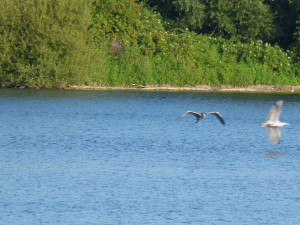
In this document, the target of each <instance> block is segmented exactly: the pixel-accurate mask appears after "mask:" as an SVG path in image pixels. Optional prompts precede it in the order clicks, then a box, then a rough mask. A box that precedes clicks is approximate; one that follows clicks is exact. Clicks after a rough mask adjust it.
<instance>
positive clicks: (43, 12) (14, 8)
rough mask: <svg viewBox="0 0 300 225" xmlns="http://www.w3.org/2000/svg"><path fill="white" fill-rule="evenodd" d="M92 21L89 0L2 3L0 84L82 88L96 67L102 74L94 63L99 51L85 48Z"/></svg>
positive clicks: (26, 0)
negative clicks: (78, 85) (82, 83)
mask: <svg viewBox="0 0 300 225" xmlns="http://www.w3.org/2000/svg"><path fill="white" fill-rule="evenodd" d="M91 22H92V21H91V18H90V9H89V7H88V3H87V1H85V0H78V1H76V2H74V1H72V0H34V1H32V0H23V1H19V0H2V1H1V8H0V27H1V32H0V50H1V51H0V82H1V84H2V85H12V86H29V87H31V86H40V87H43V86H46V87H47V86H53V85H56V84H57V85H61V84H68V83H79V82H84V80H85V77H86V76H85V75H84V74H85V73H86V71H89V72H90V73H91V74H90V75H89V76H90V77H93V67H95V68H98V70H99V71H101V70H102V69H101V68H99V66H97V64H96V63H94V62H98V63H99V59H100V58H97V55H98V54H99V51H97V50H96V48H95V47H93V46H92V45H91V44H89V45H87V42H89V43H91V42H90V41H89V39H90V34H89V33H88V30H87V27H88V26H89V25H90V24H91ZM99 65H101V64H99ZM87 80H90V78H88V79H87Z"/></svg>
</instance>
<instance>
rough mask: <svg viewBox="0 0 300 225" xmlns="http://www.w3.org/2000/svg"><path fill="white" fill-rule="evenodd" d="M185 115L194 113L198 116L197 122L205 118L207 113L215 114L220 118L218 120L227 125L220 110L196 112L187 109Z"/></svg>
mask: <svg viewBox="0 0 300 225" xmlns="http://www.w3.org/2000/svg"><path fill="white" fill-rule="evenodd" d="M185 115H193V116H195V117H196V123H198V122H199V120H202V119H204V118H205V116H206V115H214V116H215V117H217V118H218V120H219V121H220V122H221V123H222V124H223V125H225V121H224V119H223V117H222V116H221V114H220V113H219V112H202V113H198V112H194V111H190V110H189V111H186V113H185V114H183V116H185Z"/></svg>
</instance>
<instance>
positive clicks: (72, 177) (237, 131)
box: [0, 89, 300, 225]
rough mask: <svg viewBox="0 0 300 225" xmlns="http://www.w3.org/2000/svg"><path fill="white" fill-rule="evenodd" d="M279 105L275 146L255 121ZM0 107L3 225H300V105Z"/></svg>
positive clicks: (41, 95)
mask: <svg viewBox="0 0 300 225" xmlns="http://www.w3.org/2000/svg"><path fill="white" fill-rule="evenodd" d="M280 99H281V100H283V101H284V105H283V112H282V115H281V121H283V122H288V123H289V124H290V125H289V126H286V127H283V128H282V129H281V134H282V139H281V143H280V144H278V145H273V144H272V143H271V141H270V140H269V138H268V136H267V133H266V130H265V129H264V128H262V127H260V123H261V122H264V121H265V120H266V117H267V113H268V110H269V109H270V107H271V106H272V105H273V104H275V102H276V101H277V100H280ZM0 105H1V110H0V118H1V123H0V128H1V134H0V135H1V136H0V137H1V142H0V180H1V186H0V209H1V210H0V224H1V225H2V224H3V225H8V224H14V225H27V224H30V225H41V224H43V225H45V224H61V225H82V224H88V225H92V224H95V225H98V224H99V225H110V224H111V225H115V224H130V225H132V224H137V225H142V224H151V225H152V224H153V225H160V224H162V225H168V224H170V225H175V224H176V225H177V224H192V225H198V224H208V225H211V224H220V225H223V224H238V225H242V224H245V225H246V224H247V225H253V224H259V225H263V224H266V225H270V224H272V225H274V224H282V225H287V224H293V225H295V224H300V114H299V112H300V95H297V94H258V93H255V94H254V93H248V94H246V93H244V94H243V93H204V92H143V91H70V90H68V91H67V90H62V91H57V90H56V91H54V90H16V89H0ZM187 110H194V111H198V112H207V111H218V112H220V113H221V114H222V115H223V117H224V119H225V121H226V125H225V126H223V125H222V124H221V123H220V122H219V121H218V120H217V119H216V118H215V117H213V116H207V117H206V118H205V119H204V120H202V121H200V122H199V123H195V118H194V117H193V116H185V117H182V115H183V114H184V112H185V111H187Z"/></svg>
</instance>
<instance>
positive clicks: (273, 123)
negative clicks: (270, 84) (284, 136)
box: [260, 101, 289, 144]
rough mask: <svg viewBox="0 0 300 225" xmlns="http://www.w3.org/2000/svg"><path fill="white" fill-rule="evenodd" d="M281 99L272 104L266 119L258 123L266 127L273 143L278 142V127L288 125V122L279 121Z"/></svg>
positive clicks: (279, 135) (279, 136)
mask: <svg viewBox="0 0 300 225" xmlns="http://www.w3.org/2000/svg"><path fill="white" fill-rule="evenodd" d="M282 105H283V101H278V102H276V105H274V106H272V107H271V109H270V110H269V113H268V120H267V121H266V122H264V123H261V124H260V125H261V126H262V127H266V128H267V132H268V135H269V138H270V139H271V141H272V143H273V144H279V143H280V138H281V134H280V129H279V128H280V127H283V126H286V125H289V124H288V123H285V122H281V121H279V117H280V114H281V111H282Z"/></svg>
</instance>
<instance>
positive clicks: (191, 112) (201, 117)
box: [183, 110, 204, 123]
mask: <svg viewBox="0 0 300 225" xmlns="http://www.w3.org/2000/svg"><path fill="white" fill-rule="evenodd" d="M185 115H193V116H195V117H196V119H197V120H196V123H198V121H199V120H200V119H203V117H204V116H203V114H200V113H197V112H194V111H190V110H189V111H186V113H185V114H183V116H185Z"/></svg>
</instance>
